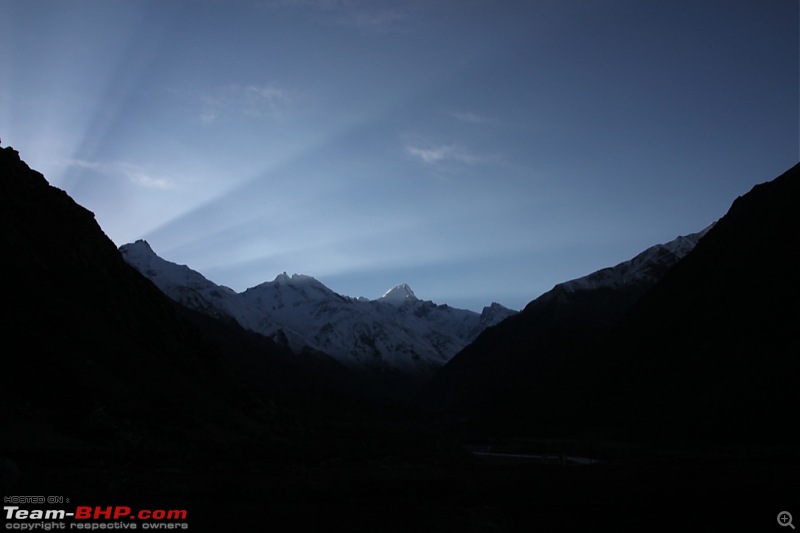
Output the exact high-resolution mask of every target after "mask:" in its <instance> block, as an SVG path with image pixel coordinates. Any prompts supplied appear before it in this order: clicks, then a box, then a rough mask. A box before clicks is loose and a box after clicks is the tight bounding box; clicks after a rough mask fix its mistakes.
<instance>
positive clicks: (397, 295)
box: [379, 283, 419, 305]
mask: <svg viewBox="0 0 800 533" xmlns="http://www.w3.org/2000/svg"><path fill="white" fill-rule="evenodd" d="M418 299H419V298H417V296H416V295H415V294H414V291H413V290H411V287H410V286H409V285H408V284H407V283H401V284H400V285H397V286H395V287H392V288H391V289H389V290H388V291H386V292H385V293H383V296H381V297H380V298H379V300H380V301H381V302H386V303H390V304H394V305H401V304H403V303H405V302H414V301H417V300H418Z"/></svg>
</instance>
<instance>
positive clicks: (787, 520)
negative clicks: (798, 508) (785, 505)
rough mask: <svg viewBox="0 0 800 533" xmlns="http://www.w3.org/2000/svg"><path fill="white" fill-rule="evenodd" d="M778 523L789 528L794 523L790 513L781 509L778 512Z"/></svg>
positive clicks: (792, 526)
mask: <svg viewBox="0 0 800 533" xmlns="http://www.w3.org/2000/svg"><path fill="white" fill-rule="evenodd" d="M778 523H779V524H780V525H781V526H789V527H790V528H792V529H794V525H793V524H792V513H790V512H788V511H781V512H780V513H778Z"/></svg>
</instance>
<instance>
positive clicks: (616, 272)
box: [559, 224, 714, 292]
mask: <svg viewBox="0 0 800 533" xmlns="http://www.w3.org/2000/svg"><path fill="white" fill-rule="evenodd" d="M713 226H714V224H711V225H709V226H708V227H706V228H705V229H703V230H701V231H699V232H697V233H692V234H690V235H683V236H679V237H677V238H675V239H673V240H671V241H669V242H667V243H664V244H656V245H655V246H651V247H650V248H648V249H646V250H645V251H643V252H641V253H640V254H637V255H636V256H635V257H634V258H632V259H629V260H627V261H623V262H622V263H619V264H618V265H616V266H613V267H608V268H603V269H600V270H598V271H596V272H593V273H591V274H589V275H588V276H583V277H580V278H577V279H573V280H570V281H566V282H564V283H560V284H559V286H560V287H561V288H563V289H566V290H567V291H568V292H575V291H580V290H593V289H599V288H608V289H613V288H620V287H624V286H626V285H629V284H631V283H634V282H637V281H646V282H655V281H657V280H658V279H659V278H660V277H661V275H662V269H661V268H660V267H661V266H662V265H664V264H673V263H675V262H677V261H678V260H679V259H681V258H683V257H684V256H685V255H686V254H688V253H689V252H691V251H692V250H693V249H694V247H695V245H697V242H698V241H699V240H700V239H701V238H702V237H703V235H705V234H706V233H707V232H708V230H710V229H711V228H712V227H713Z"/></svg>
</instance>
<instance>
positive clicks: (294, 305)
mask: <svg viewBox="0 0 800 533" xmlns="http://www.w3.org/2000/svg"><path fill="white" fill-rule="evenodd" d="M120 251H121V253H122V255H123V257H124V258H125V260H126V261H127V262H128V263H129V264H131V265H132V266H133V267H135V268H136V269H137V270H139V271H140V272H141V273H142V274H144V275H145V276H147V277H148V278H149V279H150V280H151V281H153V282H154V283H155V284H156V286H158V287H159V288H160V289H161V290H162V292H164V293H165V294H167V295H168V296H169V297H170V298H172V299H173V300H176V301H178V302H180V303H182V304H184V305H186V306H187V307H190V308H192V309H196V310H198V311H201V312H204V313H206V314H209V315H211V316H215V317H217V318H223V319H233V320H235V321H236V322H237V323H239V324H240V325H241V326H242V327H244V328H246V329H249V330H252V331H255V332H257V333H260V334H262V335H265V336H267V337H271V338H273V339H275V340H276V341H278V342H280V343H283V344H286V345H288V346H289V347H291V348H292V349H294V350H296V351H300V350H306V349H311V350H316V351H321V352H324V353H327V354H329V355H330V356H332V357H334V358H335V359H337V360H338V361H340V362H341V363H343V364H345V365H348V366H354V367H357V368H367V369H371V370H377V371H401V372H404V373H407V374H415V375H419V374H422V375H427V374H430V373H432V372H433V371H435V370H436V369H437V368H439V367H441V366H442V365H444V364H445V363H446V362H447V361H448V360H449V359H450V358H451V357H452V356H453V355H455V354H456V353H457V352H458V351H459V350H461V349H462V348H463V347H464V346H466V345H467V344H468V343H469V342H471V341H472V340H473V339H475V337H477V335H478V334H479V333H480V332H481V331H483V330H484V329H485V328H486V327H488V326H491V325H494V324H496V323H498V322H500V321H501V320H503V319H504V318H506V317H508V316H510V315H512V314H514V313H515V312H514V311H511V310H509V309H507V308H505V307H503V306H501V305H499V304H496V303H493V304H492V305H490V306H487V307H485V308H484V310H483V312H482V313H480V314H479V313H476V312H474V311H470V310H466V309H456V308H452V307H450V306H447V305H437V304H435V303H433V302H431V301H425V300H421V299H419V298H417V296H416V295H415V294H414V291H413V290H412V289H411V287H410V286H409V285H407V284H405V283H403V284H400V285H397V286H396V287H393V288H392V289H390V290H388V291H387V292H386V293H384V294H383V296H381V297H380V298H377V299H375V300H368V299H366V298H351V297H348V296H342V295H340V294H338V293H336V292H334V291H332V290H331V289H329V288H328V287H326V286H325V285H324V284H323V283H321V282H320V281H318V280H316V279H315V278H313V277H311V276H306V275H301V274H293V275H291V276H289V275H288V274H287V273H285V272H284V273H282V274H279V275H278V276H277V277H276V278H275V279H274V280H273V281H267V282H264V283H261V284H259V285H256V286H255V287H251V288H249V289H247V290H245V291H244V292H242V293H237V292H235V291H234V290H233V289H230V288H228V287H224V286H220V285H217V284H215V283H214V282H212V281H210V280H208V279H206V278H205V277H204V276H203V275H202V274H200V273H199V272H196V271H194V270H192V269H190V268H189V267H187V266H185V265H177V264H175V263H171V262H169V261H166V260H164V259H162V258H161V257H159V256H158V255H156V253H155V252H154V251H153V250H152V248H151V247H150V245H149V244H148V243H147V242H146V241H142V240H140V241H136V242H135V243H132V244H126V245H123V246H121V247H120Z"/></svg>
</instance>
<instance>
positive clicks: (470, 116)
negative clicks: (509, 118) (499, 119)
mask: <svg viewBox="0 0 800 533" xmlns="http://www.w3.org/2000/svg"><path fill="white" fill-rule="evenodd" d="M450 116H452V117H453V118H455V119H456V120H460V121H461V122H466V123H468V124H487V123H488V122H489V119H487V118H486V117H482V116H480V115H476V114H475V113H469V112H465V111H450Z"/></svg>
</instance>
